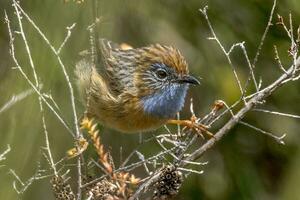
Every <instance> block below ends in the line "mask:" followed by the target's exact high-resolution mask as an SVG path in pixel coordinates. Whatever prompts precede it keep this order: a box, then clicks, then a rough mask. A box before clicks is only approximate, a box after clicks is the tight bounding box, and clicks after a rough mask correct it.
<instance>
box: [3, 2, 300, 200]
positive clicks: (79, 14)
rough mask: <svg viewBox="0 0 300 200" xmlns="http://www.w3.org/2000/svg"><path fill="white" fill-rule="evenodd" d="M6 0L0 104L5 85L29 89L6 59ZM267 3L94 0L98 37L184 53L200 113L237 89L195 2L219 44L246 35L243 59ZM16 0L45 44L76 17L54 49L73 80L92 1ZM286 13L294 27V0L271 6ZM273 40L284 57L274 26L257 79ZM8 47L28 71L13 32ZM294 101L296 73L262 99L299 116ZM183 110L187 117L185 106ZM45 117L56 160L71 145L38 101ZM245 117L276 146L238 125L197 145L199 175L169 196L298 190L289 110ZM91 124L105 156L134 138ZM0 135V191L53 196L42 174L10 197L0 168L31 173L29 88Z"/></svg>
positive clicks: (37, 127) (33, 143) (277, 195)
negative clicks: (0, 155)
mask: <svg viewBox="0 0 300 200" xmlns="http://www.w3.org/2000/svg"><path fill="white" fill-rule="evenodd" d="M11 3H12V2H11V1H9V0H1V1H0V8H1V9H0V14H1V15H0V16H1V19H2V20H1V23H0V51H1V54H0V107H1V106H2V105H4V104H5V102H7V101H8V100H9V99H10V97H11V96H12V95H13V94H17V93H19V92H22V91H24V90H26V89H28V88H29V85H28V84H27V83H26V81H25V80H24V79H23V77H22V76H21V75H20V73H19V72H18V71H17V70H13V69H12V67H14V64H13V62H12V59H11V58H10V56H9V46H8V45H9V43H8V33H7V28H6V24H5V23H4V10H6V11H7V13H8V15H9V17H10V18H11V21H12V26H13V27H14V28H16V27H17V23H16V17H15V16H14V13H13V10H12V7H11ZM272 3H273V2H272V1H271V0H265V1H262V0H227V1H224V0H210V1H201V0H189V1H180V0H144V1H139V0H110V1H107V0H101V1H100V6H99V12H100V15H101V16H102V17H103V19H104V21H103V22H102V23H101V26H100V30H99V32H100V34H101V36H102V37H106V38H108V39H111V40H113V41H116V42H126V43H129V44H131V45H133V46H135V47H138V46H144V45H147V44H151V43H161V44H168V45H173V46H176V47H177V48H179V49H180V50H181V52H182V53H183V54H184V56H185V57H186V59H187V60H188V63H189V66H190V70H191V73H192V74H194V75H196V76H200V77H202V85H201V86H200V87H193V88H191V90H190V94H189V97H193V99H194V102H195V110H196V113H197V114H198V115H199V116H203V115H204V113H206V112H208V111H209V109H210V106H211V104H212V103H213V102H214V100H216V99H222V100H224V101H226V102H227V103H229V104H230V103H233V102H234V101H235V100H237V99H238V98H239V90H238V88H237V87H236V84H235V82H234V77H233V74H232V71H231V69H230V66H229V65H228V63H227V60H226V58H225V56H224V55H223V54H222V52H221V50H220V49H219V47H218V46H217V44H216V43H215V42H214V41H209V40H207V37H209V36H211V35H210V32H209V30H208V27H207V23H206V21H205V20H204V17H203V16H202V15H201V14H200V12H199V11H198V9H199V8H203V7H204V6H205V5H208V6H209V10H208V14H209V17H210V19H211V22H212V24H213V27H214V28H215V31H216V33H217V35H218V37H219V39H220V40H221V41H222V42H223V44H224V45H225V47H226V48H227V49H228V48H229V47H230V45H232V44H233V43H235V42H240V41H246V48H247V50H248V53H249V56H250V58H251V60H252V59H253V57H254V55H255V52H256V49H257V46H258V44H259V41H260V38H261V36H262V33H263V31H264V29H265V26H266V24H267V21H268V17H269V13H270V10H271V7H272ZM21 5H22V7H23V8H24V10H25V11H26V12H27V13H28V14H29V15H30V16H31V17H32V18H33V19H34V20H35V22H36V23H37V25H38V26H39V27H40V28H41V29H42V30H43V31H44V32H45V34H46V36H47V37H48V38H49V40H50V41H51V42H52V43H53V44H54V46H55V47H58V46H59V45H60V44H61V42H62V41H63V39H64V37H65V34H66V29H65V27H66V26H70V25H71V24H73V23H76V27H75V28H74V29H73V33H72V36H71V38H70V40H69V42H68V43H67V44H66V46H65V48H64V49H63V52H62V59H63V61H64V63H65V65H66V66H67V70H68V72H69V74H70V75H71V78H72V81H73V80H74V76H73V69H74V65H75V63H76V61H78V59H79V56H78V53H79V52H80V51H82V50H85V49H88V48H89V39H88V37H89V36H88V31H87V30H86V28H87V26H88V25H89V24H91V21H92V12H91V10H92V1H91V0H86V2H84V3H82V4H76V3H72V2H69V3H64V2H63V1H62V0H47V1H46V0H44V1H41V0H26V1H21ZM290 12H291V13H292V15H293V19H294V26H295V27H298V25H299V23H300V1H298V0H285V1H283V0H281V1H279V2H278V5H277V8H276V10H275V14H276V13H279V14H281V15H282V16H283V17H284V18H285V19H286V20H287V19H288V14H289V13H290ZM275 21H276V15H275ZM275 21H273V22H275ZM24 28H25V31H26V34H27V36H28V40H29V43H30V48H31V50H32V53H33V57H34V61H35V65H36V68H37V72H38V76H39V78H40V80H41V82H42V83H43V91H44V92H46V93H51V95H52V96H53V98H54V99H55V100H56V101H57V102H58V104H59V107H60V109H61V110H60V112H61V113H63V115H64V117H65V119H66V120H67V121H68V122H69V123H70V124H71V123H72V113H71V107H70V100H69V99H70V98H69V91H68V88H67V86H66V82H65V79H64V77H63V74H62V72H61V70H60V67H59V66H58V64H57V61H56V59H55V56H53V54H52V53H51V51H50V50H49V48H48V47H47V46H46V45H45V43H44V42H43V41H42V39H41V38H40V37H39V35H38V34H37V33H36V32H35V30H33V28H32V27H31V26H30V25H28V23H25V25H24ZM273 45H277V47H278V50H279V54H280V56H281V58H282V61H283V63H284V65H285V66H288V65H289V64H290V57H288V54H287V50H288V48H289V40H288V38H287V36H286V34H285V33H284V31H283V29H282V28H281V27H280V26H277V25H274V26H272V27H271V29H270V32H269V34H268V37H267V39H266V41H265V45H264V46H263V49H262V53H261V56H260V59H259V62H258V63H257V68H256V75H257V77H261V78H262V80H263V85H266V84H268V83H270V82H271V81H272V80H274V79H275V78H276V77H278V76H279V75H280V73H281V72H280V70H279V68H278V67H277V64H276V62H275V61H274V51H273ZM16 48H17V49H16V50H17V57H18V59H19V60H20V63H21V64H22V66H23V67H24V68H25V71H26V72H28V73H29V74H30V77H31V78H33V77H32V74H31V72H30V65H29V63H28V60H27V57H26V53H25V49H24V45H23V44H22V43H21V40H20V39H19V38H17V39H16ZM232 58H233V61H234V64H235V65H236V66H237V67H238V73H239V75H240V78H241V79H242V80H243V81H245V79H246V76H247V73H248V71H247V69H248V68H247V65H246V62H245V60H244V57H243V56H242V52H241V51H240V50H237V51H236V52H235V53H234V54H233V57H232ZM32 80H33V79H32ZM299 103H300V86H299V82H296V83H293V84H288V85H286V86H284V87H283V88H280V89H279V90H278V91H276V92H275V93H274V95H272V96H271V97H270V98H269V99H268V102H267V105H266V106H264V108H268V109H271V110H276V111H282V112H287V113H294V114H298V115H299V114H300V106H299ZM76 104H77V106H78V114H79V115H81V114H82V112H83V110H84V108H83V106H82V105H81V102H80V100H79V98H78V96H77V94H76ZM183 116H185V117H188V116H189V113H188V106H187V105H186V107H185V110H184V111H183ZM46 121H47V125H48V131H49V135H50V143H51V147H52V151H53V154H54V158H55V160H58V159H59V158H61V157H63V156H64V155H65V152H66V150H68V149H69V148H71V147H72V144H73V141H72V138H71V136H70V134H69V133H68V132H67V131H66V130H65V129H64V128H63V127H62V126H61V124H60V123H59V122H58V121H57V119H56V118H55V116H54V115H53V114H52V113H51V112H50V111H49V110H48V109H46ZM246 121H247V122H249V123H251V124H253V125H255V126H258V127H260V128H263V129H265V130H268V131H272V132H274V133H277V134H278V135H279V134H281V133H287V137H286V139H285V141H286V145H285V146H281V145H278V144H277V143H276V142H275V141H273V140H272V139H270V138H267V137H265V136H264V135H262V134H260V133H257V132H255V131H254V130H251V129H249V128H246V127H244V126H242V125H239V126H238V127H236V128H234V129H233V130H232V131H231V133H230V134H229V135H227V136H226V137H225V138H224V139H223V140H222V141H220V142H219V143H218V144H217V146H215V147H214V148H213V150H211V151H209V152H207V153H206V155H205V156H204V158H203V159H202V160H203V161H209V164H208V165H206V166H204V167H203V169H204V170H205V173H204V174H203V175H201V176H199V175H191V176H189V177H188V178H187V180H186V181H185V183H184V186H183V187H182V189H181V191H180V194H179V196H178V197H177V199H184V200H192V199H193V200H194V199H209V200H222V199H244V200H246V199H249V200H250V199H258V200H259V199H263V200H268V199H285V200H296V199H300V190H299V185H298V184H300V148H299V144H300V135H299V129H300V123H299V119H298V120H296V119H290V118H285V117H279V116H272V115H269V114H261V113H255V112H252V113H249V115H247V117H246ZM101 130H102V133H103V135H102V138H103V140H104V143H105V144H106V146H107V147H110V148H111V149H112V152H113V155H114V156H115V158H116V157H118V156H119V148H120V147H121V146H122V147H123V154H124V156H126V155H128V154H129V153H130V152H131V151H132V150H133V149H135V147H136V146H137V145H138V144H139V135H138V134H136V135H123V134H120V133H115V132H113V131H111V130H108V129H105V128H101ZM215 130H217V128H215ZM149 135H150V134H149ZM0 136H1V139H0V152H2V151H4V149H5V148H6V145H7V144H10V145H11V148H12V151H11V152H10V153H9V154H8V156H7V160H5V161H3V162H1V163H0V165H5V166H2V167H0V199H1V200H10V199H28V200H35V199H43V200H47V199H54V197H53V195H52V193H51V188H50V184H49V179H45V180H40V181H36V182H34V183H33V184H32V185H31V187H30V188H29V189H28V190H27V191H26V192H25V193H24V194H23V195H22V196H18V195H17V194H16V192H15V191H14V190H13V186H12V182H13V181H14V178H13V177H12V176H11V175H10V174H9V173H8V170H9V168H12V169H14V170H15V171H16V172H17V173H18V174H19V175H20V177H21V178H22V179H23V180H26V179H28V178H29V177H30V176H31V175H32V174H33V173H34V171H35V168H36V165H37V161H39V160H40V158H41V152H40V148H41V146H43V145H44V143H45V141H44V134H43V130H42V124H41V114H40V111H39V105H38V100H37V97H36V95H35V94H33V95H31V96H29V97H27V98H26V99H24V100H23V101H21V102H18V103H17V104H15V105H14V106H13V107H12V108H10V109H9V110H7V111H5V112H3V113H0ZM144 137H148V136H144ZM153 146H154V144H153V143H152V144H150V145H146V146H145V147H144V148H143V149H142V151H143V152H144V153H145V154H146V155H151V154H153V149H155V148H153ZM156 149H158V148H156ZM45 166H46V165H45Z"/></svg>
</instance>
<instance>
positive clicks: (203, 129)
mask: <svg viewBox="0 0 300 200" xmlns="http://www.w3.org/2000/svg"><path fill="white" fill-rule="evenodd" d="M167 123H168V124H177V125H180V126H184V127H187V128H190V129H192V130H195V131H196V132H197V133H198V134H199V135H200V136H202V137H203V134H202V133H204V134H206V135H207V136H208V137H209V138H214V134H212V133H211V132H210V131H208V127H207V126H205V125H203V124H200V123H197V117H196V116H195V115H193V116H192V117H191V119H189V120H177V119H170V120H168V121H167Z"/></svg>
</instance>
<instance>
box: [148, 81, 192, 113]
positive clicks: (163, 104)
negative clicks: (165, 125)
mask: <svg viewBox="0 0 300 200" xmlns="http://www.w3.org/2000/svg"><path fill="white" fill-rule="evenodd" d="M187 89H188V84H176V85H170V86H167V87H165V88H164V89H162V90H160V91H158V92H156V93H154V94H152V95H149V96H146V97H143V98H142V103H143V108H144V112H145V113H147V114H149V115H153V116H155V117H159V118H166V119H170V118H173V117H174V116H175V115H176V113H177V112H179V111H180V110H181V109H182V107H183V106H184V99H185V96H186V93H187Z"/></svg>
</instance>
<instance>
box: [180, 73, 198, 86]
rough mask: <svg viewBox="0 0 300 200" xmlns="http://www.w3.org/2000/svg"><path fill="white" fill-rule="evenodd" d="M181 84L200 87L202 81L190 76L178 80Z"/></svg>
mask: <svg viewBox="0 0 300 200" xmlns="http://www.w3.org/2000/svg"><path fill="white" fill-rule="evenodd" d="M178 82H179V83H189V84H193V85H200V81H199V80H198V79H196V78H195V77H193V76H190V75H185V76H183V77H180V78H179V79H178Z"/></svg>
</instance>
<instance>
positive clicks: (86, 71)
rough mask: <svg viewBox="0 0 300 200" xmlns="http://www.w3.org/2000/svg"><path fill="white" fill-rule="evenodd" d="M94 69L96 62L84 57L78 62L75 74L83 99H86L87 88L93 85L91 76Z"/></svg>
mask: <svg viewBox="0 0 300 200" xmlns="http://www.w3.org/2000/svg"><path fill="white" fill-rule="evenodd" d="M93 70H94V64H93V63H92V62H91V61H89V60H88V59H86V58H84V59H82V60H80V61H79V62H78V63H76V67H75V76H76V83H77V87H78V90H79V93H80V95H81V96H82V99H85V97H86V95H87V90H88V88H89V87H90V85H91V77H92V73H93Z"/></svg>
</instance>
